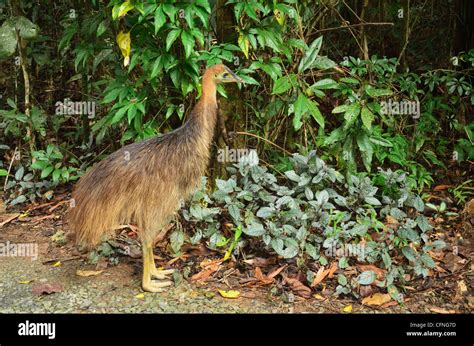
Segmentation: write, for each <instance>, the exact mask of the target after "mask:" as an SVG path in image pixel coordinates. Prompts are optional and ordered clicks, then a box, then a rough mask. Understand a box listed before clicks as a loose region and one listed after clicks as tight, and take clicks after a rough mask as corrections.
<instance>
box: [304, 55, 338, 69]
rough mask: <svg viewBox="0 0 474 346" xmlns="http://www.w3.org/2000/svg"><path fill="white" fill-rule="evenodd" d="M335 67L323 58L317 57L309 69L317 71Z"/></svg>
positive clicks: (334, 64)
mask: <svg viewBox="0 0 474 346" xmlns="http://www.w3.org/2000/svg"><path fill="white" fill-rule="evenodd" d="M334 66H336V63H335V62H334V61H332V60H331V59H329V58H328V57H325V56H318V57H316V59H315V60H314V62H313V63H312V64H311V66H310V68H317V69H318V70H327V69H330V68H333V67H334Z"/></svg>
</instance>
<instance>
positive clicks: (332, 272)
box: [328, 261, 337, 279]
mask: <svg viewBox="0 0 474 346" xmlns="http://www.w3.org/2000/svg"><path fill="white" fill-rule="evenodd" d="M336 270H337V261H334V262H332V264H331V267H330V268H329V273H328V277H329V278H330V279H332V278H333V277H334V273H335V272H336Z"/></svg>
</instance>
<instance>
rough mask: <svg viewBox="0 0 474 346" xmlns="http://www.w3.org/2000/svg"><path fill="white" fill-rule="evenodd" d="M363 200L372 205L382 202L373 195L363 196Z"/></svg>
mask: <svg viewBox="0 0 474 346" xmlns="http://www.w3.org/2000/svg"><path fill="white" fill-rule="evenodd" d="M364 200H365V202H366V203H369V204H370V205H372V206H378V205H382V203H380V201H379V200H378V199H377V198H375V197H371V196H368V197H365V198H364Z"/></svg>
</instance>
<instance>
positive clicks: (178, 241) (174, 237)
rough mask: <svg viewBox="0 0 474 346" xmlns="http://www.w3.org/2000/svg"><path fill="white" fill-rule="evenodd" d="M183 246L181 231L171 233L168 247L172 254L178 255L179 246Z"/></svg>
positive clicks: (182, 233)
mask: <svg viewBox="0 0 474 346" xmlns="http://www.w3.org/2000/svg"><path fill="white" fill-rule="evenodd" d="M183 244H184V232H183V231H182V230H176V231H174V232H173V233H171V236H170V245H171V249H172V250H173V252H174V253H178V252H179V250H181V246H182V245H183Z"/></svg>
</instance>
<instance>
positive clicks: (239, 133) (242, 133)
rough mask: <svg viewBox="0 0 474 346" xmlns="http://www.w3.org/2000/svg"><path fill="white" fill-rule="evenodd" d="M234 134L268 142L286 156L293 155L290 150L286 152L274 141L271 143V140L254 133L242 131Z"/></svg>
mask: <svg viewBox="0 0 474 346" xmlns="http://www.w3.org/2000/svg"><path fill="white" fill-rule="evenodd" d="M232 133H234V134H236V135H244V136H251V137H255V138H258V139H261V140H262V141H264V142H266V143H268V144H271V145H273V146H274V147H276V148H278V149H280V150H281V151H283V152H284V153H285V154H287V155H289V156H291V153H290V152H289V151H288V150H286V149H285V148H282V147H280V146H279V145H278V144H276V143H273V142H272V141H269V140H268V139H266V138H263V137H260V136H259V135H256V134H253V133H249V132H242V131H237V132H232Z"/></svg>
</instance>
